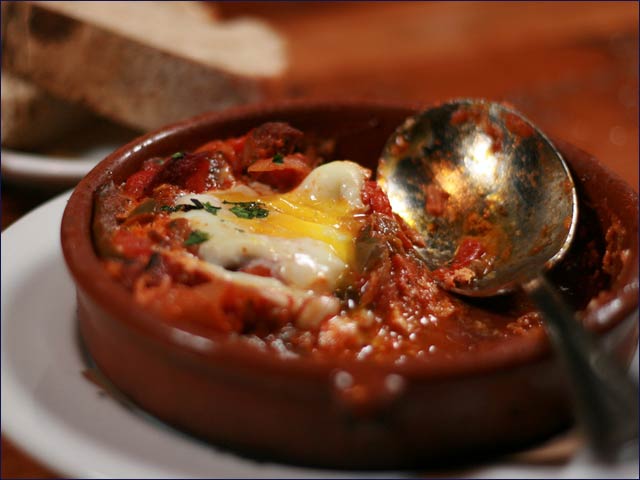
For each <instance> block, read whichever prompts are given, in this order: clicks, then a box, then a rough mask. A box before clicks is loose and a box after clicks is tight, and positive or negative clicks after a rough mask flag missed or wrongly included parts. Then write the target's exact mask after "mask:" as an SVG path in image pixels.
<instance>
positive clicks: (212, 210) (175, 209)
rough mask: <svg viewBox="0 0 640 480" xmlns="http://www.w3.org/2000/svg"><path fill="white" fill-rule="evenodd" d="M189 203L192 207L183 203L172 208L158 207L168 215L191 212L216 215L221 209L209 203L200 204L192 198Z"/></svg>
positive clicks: (166, 206)
mask: <svg viewBox="0 0 640 480" xmlns="http://www.w3.org/2000/svg"><path fill="white" fill-rule="evenodd" d="M191 203H192V205H189V204H188V203H183V204H180V205H176V206H174V207H172V206H170V205H162V206H161V207H160V210H162V211H163V212H169V213H174V212H189V211H191V210H205V211H207V212H209V213H210V214H212V215H217V214H218V210H220V209H221V208H222V207H216V206H215V205H211V204H210V203H209V202H204V203H202V202H201V201H200V200H198V199H197V198H192V199H191Z"/></svg>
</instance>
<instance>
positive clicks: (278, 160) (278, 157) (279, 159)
mask: <svg viewBox="0 0 640 480" xmlns="http://www.w3.org/2000/svg"><path fill="white" fill-rule="evenodd" d="M271 161H272V162H273V163H280V164H282V163H284V157H283V156H282V154H281V153H276V154H275V155H274V156H273V159H272V160H271Z"/></svg>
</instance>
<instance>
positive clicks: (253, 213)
mask: <svg viewBox="0 0 640 480" xmlns="http://www.w3.org/2000/svg"><path fill="white" fill-rule="evenodd" d="M223 203H225V204H227V205H233V207H232V208H230V209H229V211H230V212H232V213H233V214H234V215H235V216H236V217H238V218H246V219H248V220H251V219H253V218H265V217H267V216H268V215H269V210H267V209H266V208H264V203H261V202H227V201H226V200H225V201H224V202H223Z"/></svg>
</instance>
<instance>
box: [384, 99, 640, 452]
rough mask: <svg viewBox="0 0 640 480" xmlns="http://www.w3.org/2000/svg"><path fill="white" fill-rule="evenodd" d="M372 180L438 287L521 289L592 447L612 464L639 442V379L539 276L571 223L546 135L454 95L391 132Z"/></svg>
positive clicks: (562, 178) (573, 214)
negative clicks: (413, 236) (414, 237)
mask: <svg viewBox="0 0 640 480" xmlns="http://www.w3.org/2000/svg"><path fill="white" fill-rule="evenodd" d="M377 181H378V183H379V184H380V186H381V187H382V189H383V190H384V191H385V192H386V193H387V195H388V197H389V200H390V202H391V207H392V209H393V210H394V212H396V213H397V214H398V215H400V216H401V217H402V218H403V219H404V220H405V221H406V222H407V223H408V224H409V225H410V226H412V227H413V228H415V229H416V230H417V231H418V232H419V233H421V234H422V236H423V238H424V241H425V244H426V245H425V247H424V248H422V249H420V250H419V251H420V253H421V255H422V257H423V259H424V261H425V262H426V263H427V265H428V266H429V268H430V269H431V270H432V271H434V273H435V275H436V276H437V278H439V279H440V282H441V284H442V286H443V287H445V288H447V289H449V290H451V291H454V292H456V293H458V294H461V295H467V296H473V297H486V296H492V295H498V294H503V293H507V292H510V291H513V290H514V289H517V288H523V289H524V290H525V291H526V292H527V293H528V294H529V296H530V298H531V299H532V300H533V301H534V302H535V304H536V306H537V307H538V309H539V310H540V312H541V313H542V315H543V317H544V319H545V326H546V329H547V332H548V333H549V336H550V338H551V340H552V342H553V344H554V346H555V348H556V352H557V354H558V355H559V356H560V358H561V359H562V360H563V362H564V365H565V367H566V369H567V372H568V374H569V378H570V380H571V384H572V387H573V393H574V400H575V403H576V407H577V413H578V418H579V420H581V423H582V426H583V429H584V431H585V433H586V435H587V438H588V440H589V443H590V445H591V447H592V450H593V451H594V452H595V453H596V454H597V455H598V456H600V457H601V458H602V459H604V460H613V459H615V458H617V457H619V455H620V453H621V452H622V451H623V447H625V446H627V445H629V444H630V443H633V441H634V440H635V441H637V438H638V386H637V385H635V383H634V382H633V381H631V380H630V378H629V377H628V376H627V374H626V373H625V371H624V370H623V369H622V367H621V366H619V365H618V364H617V363H616V362H615V361H614V360H613V359H612V358H611V357H609V356H608V355H607V354H606V353H605V352H604V351H603V350H602V349H601V348H599V346H598V345H597V344H596V343H595V341H594V339H593V338H592V337H591V335H590V334H589V333H588V332H587V331H586V330H585V329H584V328H583V327H582V326H581V324H580V323H579V321H577V320H576V318H575V316H574V314H573V312H572V311H571V310H570V309H569V308H568V307H567V306H566V305H565V304H564V302H563V301H562V299H561V298H560V296H559V294H558V293H557V292H556V291H555V289H554V288H553V287H552V286H551V285H550V283H549V282H548V281H547V280H546V278H545V276H544V273H543V272H545V271H546V270H548V269H549V268H551V267H552V266H553V265H555V264H556V263H557V262H558V261H559V260H561V259H562V258H563V256H564V255H565V253H566V252H567V250H568V249H569V246H570V244H571V241H572V239H573V236H574V233H575V230H576V225H577V222H578V202H577V194H576V190H575V186H574V184H573V180H572V178H571V174H570V172H569V169H568V168H567V165H566V164H565V162H564V160H563V159H562V156H561V155H560V153H559V152H558V151H557V150H556V149H555V147H554V146H553V145H552V143H551V142H550V141H549V140H548V139H547V138H546V137H545V136H544V135H543V134H542V133H541V132H540V131H539V130H538V129H537V128H536V127H535V126H534V125H533V124H531V122H529V121H528V120H526V119H525V118H523V117H522V116H521V115H520V114H519V113H517V112H516V111H514V110H512V109H510V108H508V107H506V106H504V105H501V104H498V103H492V102H486V101H481V100H459V101H454V102H451V103H446V104H442V105H439V106H436V107H435V108H431V109H429V110H426V111H424V112H422V113H419V114H418V115H416V116H414V117H411V118H409V119H407V120H406V121H405V122H404V124H403V125H401V126H400V127H399V128H398V129H397V130H396V132H395V133H394V134H393V135H392V136H391V138H390V139H389V140H388V141H387V144H386V146H385V148H384V150H383V153H382V156H381V160H380V163H379V166H378V172H377ZM635 450H636V454H637V448H636V449H635Z"/></svg>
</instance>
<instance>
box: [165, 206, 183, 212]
mask: <svg viewBox="0 0 640 480" xmlns="http://www.w3.org/2000/svg"><path fill="white" fill-rule="evenodd" d="M179 207H181V205H176V206H175V207H172V206H171V205H162V206H161V207H160V210H161V211H163V212H168V213H173V212H177V211H178V210H180V208H179Z"/></svg>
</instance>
